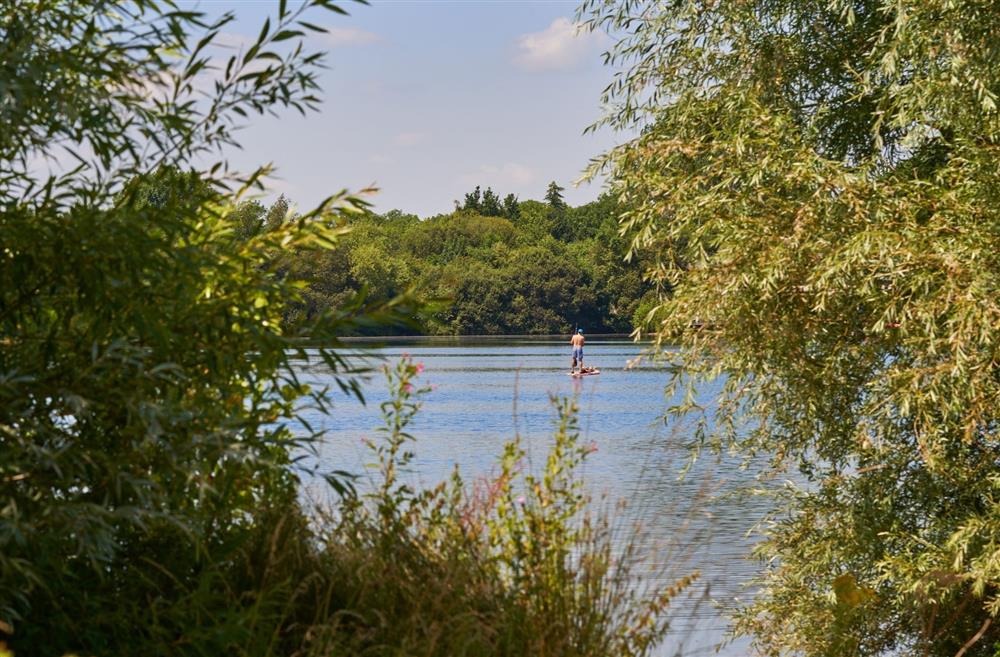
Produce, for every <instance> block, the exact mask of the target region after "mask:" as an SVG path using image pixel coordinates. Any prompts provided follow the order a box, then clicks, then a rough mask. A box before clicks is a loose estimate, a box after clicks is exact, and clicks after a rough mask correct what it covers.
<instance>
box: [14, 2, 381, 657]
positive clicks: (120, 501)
mask: <svg viewBox="0 0 1000 657" xmlns="http://www.w3.org/2000/svg"><path fill="white" fill-rule="evenodd" d="M322 7H326V8H327V9H329V10H334V11H338V12H341V11H343V10H342V9H340V8H339V7H338V6H335V5H333V4H331V3H329V2H326V1H325V0H324V1H321V0H316V1H313V2H306V3H304V4H303V5H302V6H301V8H300V9H298V10H296V11H288V10H287V9H286V7H285V3H283V2H282V3H280V5H279V12H278V16H276V17H275V19H274V21H273V22H272V21H270V20H269V21H267V22H266V23H265V25H264V27H263V29H262V30H261V32H260V34H259V37H258V38H257V40H256V41H255V42H253V43H252V44H250V45H248V46H247V47H246V48H245V49H244V50H242V51H240V52H239V53H237V54H235V55H232V57H231V58H230V59H228V60H227V61H226V62H225V63H224V64H222V65H220V66H218V67H215V68H214V69H213V68H212V67H211V65H210V64H211V60H210V58H209V57H208V56H207V55H205V54H204V53H205V52H207V50H206V49H208V48H210V42H211V41H212V39H214V38H215V37H217V36H218V34H219V32H220V30H222V29H223V27H224V26H225V25H226V24H227V23H229V22H230V21H231V20H232V16H231V15H228V14H227V15H226V16H224V17H223V18H222V19H220V20H218V21H211V22H209V21H207V20H206V18H205V17H204V16H203V15H202V14H201V13H199V12H196V11H188V10H178V9H176V8H175V7H174V6H173V5H172V4H171V3H159V2H150V1H143V2H135V3H132V2H105V3H99V4H96V5H94V4H93V3H40V2H15V3H13V4H9V3H8V4H7V5H5V7H4V8H3V9H0V36H2V38H0V87H2V88H3V89H4V92H3V101H2V102H0V112H2V120H3V123H4V130H3V131H2V135H0V280H2V281H3V284H2V285H0V629H2V630H3V632H4V634H10V633H11V632H12V633H13V639H12V643H11V646H12V648H13V649H14V650H15V652H17V653H18V654H23V655H30V654H40V655H61V654H63V653H66V652H73V651H79V652H81V653H84V654H101V655H110V654H114V655H178V654H191V655H194V654H201V655H206V654H212V655H218V654H272V653H273V652H274V641H275V640H276V639H275V637H276V636H278V635H279V634H280V635H281V639H280V640H281V641H284V640H285V637H286V636H287V637H288V638H289V640H292V641H294V639H295V637H298V638H299V639H301V636H302V632H304V628H298V629H296V628H297V626H295V625H294V624H292V625H285V624H283V623H284V622H285V616H284V614H285V611H286V610H285V606H286V604H290V603H288V601H289V599H290V594H289V590H290V588H291V587H292V586H293V584H294V582H293V581H292V580H288V579H282V578H281V577H278V578H273V577H271V573H269V572H254V568H253V566H254V565H255V564H259V563H260V562H259V561H254V559H255V557H253V555H252V554H251V553H252V552H253V546H254V545H255V544H256V543H257V542H262V541H265V540H266V538H271V537H273V538H275V540H277V535H278V534H279V533H280V531H279V530H277V529H273V528H272V526H271V524H270V523H271V522H272V521H273V520H274V519H275V518H277V517H279V510H280V513H285V512H287V510H288V509H289V508H293V509H294V508H295V504H296V502H295V500H296V494H297V493H296V489H297V478H296V475H295V474H294V471H293V469H292V467H291V466H292V462H291V459H292V454H293V452H294V453H300V452H301V450H303V449H308V448H309V446H310V444H312V443H313V442H314V440H315V439H316V438H317V436H315V435H312V434H311V433H309V432H304V433H303V432H299V433H296V434H293V433H292V432H291V431H290V430H289V429H288V428H287V423H289V422H291V421H293V420H294V419H295V418H296V417H297V415H298V410H299V409H300V408H301V406H302V405H303V404H306V403H308V404H312V405H315V406H318V407H319V408H321V409H322V408H325V404H326V401H325V399H326V398H325V396H324V394H323V393H324V391H322V390H311V389H310V388H309V386H307V385H306V384H305V383H303V382H301V381H300V380H299V379H298V378H297V377H296V375H295V374H294V371H293V369H292V367H291V365H290V362H291V360H292V359H298V358H311V359H317V358H318V359H319V360H320V361H322V362H324V363H325V364H326V365H327V366H328V367H330V368H331V369H332V371H334V372H335V373H337V374H338V376H341V377H345V378H342V379H340V380H339V383H340V384H341V386H342V387H344V388H345V389H346V390H355V391H356V386H355V384H354V382H353V380H352V378H351V376H352V372H353V370H352V369H351V368H350V367H349V366H348V365H347V364H346V363H345V362H344V361H343V360H342V359H341V358H340V356H339V355H338V352H337V351H336V349H337V347H338V345H339V342H338V336H339V335H340V334H342V333H344V332H350V331H351V330H353V327H354V325H355V324H356V323H357V322H358V321H360V320H361V319H366V320H369V321H372V320H374V319H375V318H376V316H375V315H373V314H372V313H376V312H381V313H384V314H385V315H391V314H392V313H391V309H390V308H376V307H370V308H361V307H359V306H357V305H355V306H342V307H337V308H328V309H327V310H326V311H325V312H323V313H320V314H316V315H315V316H313V317H310V318H308V319H303V320H302V321H299V322H288V321H286V320H287V318H286V311H287V309H288V307H289V305H290V304H291V305H294V304H296V303H298V302H300V300H301V299H302V290H303V288H304V287H305V286H307V285H308V284H309V283H310V281H309V280H308V279H306V278H302V277H294V276H287V275H282V274H281V272H279V271H278V270H277V268H276V267H275V263H276V262H277V260H278V258H277V256H278V254H281V253H283V252H285V251H292V252H296V253H303V254H305V253H309V252H314V251H323V250H324V249H326V248H328V247H329V246H330V245H332V244H336V242H337V240H338V239H340V237H341V236H342V234H343V233H344V232H345V231H344V229H343V228H342V227H341V225H342V224H343V223H345V222H346V220H347V217H348V216H350V215H352V214H358V213H360V212H361V211H362V209H363V208H364V202H363V201H361V200H360V199H358V198H354V197H351V196H348V195H346V194H340V195H338V196H336V197H333V198H331V199H328V200H327V201H325V202H324V203H322V204H321V205H320V207H318V208H316V209H315V210H312V211H310V212H307V213H304V214H303V215H301V216H299V217H296V218H295V220H294V221H288V220H287V219H286V220H285V221H284V222H274V223H272V225H270V226H269V230H268V231H266V232H259V231H258V229H257V227H258V223H259V221H260V219H261V213H260V207H259V206H258V205H254V204H252V203H250V204H244V203H241V200H242V198H243V197H245V195H246V194H247V193H248V191H249V189H250V188H252V187H255V186H260V185H261V180H262V177H263V175H264V174H265V173H266V172H265V171H257V172H254V173H252V174H250V175H249V176H244V177H240V176H237V175H235V174H231V173H228V172H226V171H225V170H224V168H223V167H222V165H215V166H209V168H208V169H207V171H193V170H190V169H189V168H188V166H189V164H188V163H190V162H193V161H204V160H203V159H200V158H207V157H208V154H209V153H212V152H214V151H217V149H218V148H219V147H221V146H224V145H226V144H231V143H232V131H233V129H234V127H235V126H237V125H238V123H237V120H238V119H239V118H240V117H244V116H247V115H248V113H250V112H255V113H263V112H270V111H272V110H273V109H274V108H277V107H281V106H289V107H294V108H297V109H300V110H307V109H309V108H311V107H313V106H314V105H315V103H316V102H317V100H316V98H315V96H313V92H314V90H315V89H316V84H315V75H316V72H317V66H318V65H319V55H317V54H310V53H307V52H305V51H304V50H303V46H302V44H301V42H300V39H299V37H301V36H302V35H303V32H302V30H305V29H313V28H310V27H309V24H307V23H305V22H303V21H302V18H303V15H304V14H303V12H307V11H310V10H316V9H318V8H322ZM300 28H301V29H300ZM193 32H204V33H205V36H204V38H202V39H201V40H199V41H196V40H195V39H193V38H192V37H191V36H190V35H191V34H192V33H193ZM290 40H291V41H292V43H293V44H295V45H288V43H286V42H289V41H290ZM206 90H207V92H206ZM46 162H48V163H50V164H51V165H52V167H53V168H55V169H56V170H58V169H59V167H60V166H61V165H65V164H66V163H67V162H70V165H69V168H68V169H67V170H66V171H65V172H63V173H56V174H52V173H46V165H45V163H46ZM77 164H79V166H77ZM74 167H75V168H74ZM229 188H232V189H234V190H235V191H229ZM282 217H283V218H284V213H282ZM234 237H238V238H239V239H234ZM366 313H368V314H367V316H366ZM305 337H308V338H311V339H314V340H317V341H320V342H321V343H322V346H321V347H320V348H319V349H318V350H316V351H310V352H306V351H305V350H304V349H303V347H302V339H303V338H305ZM290 522H299V523H300V524H301V523H304V520H302V519H301V518H298V519H293V520H292V521H290ZM272 530H273V531H272ZM290 558H291V557H290ZM247 571H249V573H250V574H246V572H247ZM241 573H242V574H241Z"/></svg>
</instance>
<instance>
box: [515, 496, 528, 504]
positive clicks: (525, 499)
mask: <svg viewBox="0 0 1000 657" xmlns="http://www.w3.org/2000/svg"><path fill="white" fill-rule="evenodd" d="M527 501H528V499H527V498H526V497H525V496H524V495H521V496H520V497H518V498H517V503H518V504H524V503H525V502H527Z"/></svg>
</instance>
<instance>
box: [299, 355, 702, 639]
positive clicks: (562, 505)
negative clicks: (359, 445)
mask: <svg viewBox="0 0 1000 657" xmlns="http://www.w3.org/2000/svg"><path fill="white" fill-rule="evenodd" d="M419 370H420V367H419V366H418V365H415V364H413V363H412V362H411V361H410V360H409V359H405V358H404V359H403V360H401V361H400V362H399V363H398V364H397V365H396V366H395V367H394V368H387V369H386V374H387V376H388V379H389V387H390V389H391V390H392V391H393V394H392V398H391V399H390V400H389V401H388V402H386V403H384V404H383V405H382V411H383V415H384V418H385V426H384V427H382V431H381V435H380V437H379V439H377V440H375V441H372V442H370V443H369V447H370V448H371V449H372V451H373V453H374V455H375V456H376V461H377V468H378V471H377V477H376V481H375V484H376V485H375V486H374V490H373V491H372V492H371V493H368V494H366V495H361V496H357V497H355V498H353V499H350V500H348V501H347V502H346V503H345V504H344V505H343V507H342V509H341V513H340V514H339V516H338V517H337V519H336V520H334V519H333V518H329V517H328V518H327V523H328V524H326V525H325V527H324V529H323V530H322V532H321V534H320V538H321V541H322V546H323V547H322V551H321V554H322V557H323V558H324V559H325V560H326V563H327V564H328V565H327V567H326V569H325V576H326V577H329V580H328V587H329V588H328V592H329V596H330V598H329V599H330V602H329V603H328V604H329V609H330V610H335V611H334V613H332V614H330V615H329V616H327V617H325V618H323V619H322V620H321V621H320V622H318V623H316V624H315V625H314V626H313V628H312V635H311V643H310V647H309V650H308V651H307V654H310V655H328V654H366V655H404V654H405V655H426V656H431V655H454V656H457V655H552V656H557V655H579V656H585V655H593V656H595V657H597V656H601V657H605V656H609V655H647V654H650V652H651V650H652V649H653V648H654V647H655V646H656V645H657V643H658V642H659V641H660V640H661V639H662V638H663V637H664V634H665V633H666V631H667V629H668V628H667V621H666V614H665V613H664V611H665V609H666V607H667V605H668V603H669V602H670V601H671V599H672V598H674V597H675V596H676V595H677V594H678V593H679V592H680V591H681V590H682V589H684V588H685V587H686V586H687V585H688V584H690V582H691V581H692V579H693V577H685V578H683V579H680V580H679V581H677V582H676V583H674V584H673V585H671V586H667V587H663V588H659V589H652V590H651V589H647V588H643V587H641V586H639V585H638V584H639V583H638V582H637V581H636V576H635V572H636V570H635V566H637V565H638V563H639V554H638V552H637V548H636V546H635V544H634V543H628V542H626V543H625V544H620V543H619V542H618V541H615V540H613V532H612V529H613V527H612V525H611V523H610V522H609V519H608V517H607V516H606V515H595V514H594V513H592V512H591V510H590V508H589V501H588V498H587V496H586V495H585V494H584V492H583V488H582V481H581V479H580V477H579V470H580V466H581V465H582V464H583V463H584V461H585V459H586V458H587V455H588V453H589V452H590V451H591V450H590V448H589V447H587V446H584V445H582V444H581V442H580V438H579V432H578V429H577V406H576V403H575V401H573V400H569V399H553V404H554V407H555V410H556V412H557V414H558V423H557V427H556V430H555V433H554V436H553V440H552V444H551V448H550V451H549V453H548V457H547V459H546V462H545V467H544V469H543V470H542V472H540V473H532V472H530V471H528V470H526V469H525V467H524V462H525V459H524V456H525V453H524V449H523V447H522V446H521V443H520V441H519V439H518V438H517V437H515V438H514V439H513V440H511V441H510V442H508V443H507V444H506V445H505V447H504V450H503V454H502V456H501V457H500V461H499V464H498V466H499V467H498V469H497V474H496V475H495V476H493V477H491V478H490V479H488V480H481V481H478V482H476V483H474V484H472V485H469V484H467V483H466V482H465V481H463V479H462V477H461V476H460V474H459V472H458V470H457V469H456V470H455V471H454V473H453V475H452V477H451V479H450V481H448V482H445V483H442V484H441V485H438V486H437V487H434V488H431V489H426V490H414V489H413V488H411V487H410V486H409V485H408V484H407V483H406V482H405V481H404V480H403V479H402V478H401V477H400V471H401V470H403V469H405V468H406V466H407V465H408V464H409V462H410V459H411V458H412V456H413V454H412V452H411V451H410V448H411V442H412V441H413V437H412V436H411V435H410V434H409V433H408V431H407V428H408V425H409V424H410V421H411V420H412V419H413V417H414V415H415V414H416V413H417V412H418V409H419V406H420V398H421V396H422V395H423V394H424V393H425V392H426V391H427V390H426V389H425V388H418V387H417V385H416V377H417V374H418V373H419Z"/></svg>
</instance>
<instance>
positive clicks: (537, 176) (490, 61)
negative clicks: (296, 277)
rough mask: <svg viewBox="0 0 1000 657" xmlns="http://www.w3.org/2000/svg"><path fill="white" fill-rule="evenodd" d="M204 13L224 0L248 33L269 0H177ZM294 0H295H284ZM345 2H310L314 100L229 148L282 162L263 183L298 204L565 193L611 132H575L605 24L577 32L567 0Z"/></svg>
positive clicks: (247, 164)
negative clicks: (305, 111)
mask: <svg viewBox="0 0 1000 657" xmlns="http://www.w3.org/2000/svg"><path fill="white" fill-rule="evenodd" d="M185 4H187V5H188V6H191V5H193V6H195V7H197V8H198V9H200V10H201V11H204V12H205V13H207V14H208V15H210V16H215V15H219V14H222V13H223V12H225V11H233V12H234V13H235V14H236V16H237V21H236V22H235V23H231V24H230V25H228V26H227V27H226V30H227V31H228V32H229V34H227V35H224V36H225V37H226V38H230V39H240V38H241V37H242V38H244V39H247V40H249V39H252V38H254V37H255V36H256V34H257V33H258V31H259V29H260V25H261V24H262V23H263V20H264V18H265V17H266V16H268V15H273V14H274V13H276V10H277V6H278V2H277V0H241V1H233V0H227V1H223V0H201V1H199V2H191V3H185ZM289 4H290V5H293V4H294V3H293V2H290V3H289ZM340 5H341V6H342V7H343V8H345V9H347V10H348V11H349V12H350V16H340V15H337V14H333V13H331V12H325V11H322V10H314V12H313V13H312V14H311V19H310V18H309V17H308V16H307V17H306V20H310V21H311V22H318V23H319V24H321V25H323V26H324V27H327V28H328V29H329V30H330V33H329V34H325V35H318V36H316V37H311V38H310V40H309V42H308V43H307V45H309V46H312V47H314V48H323V49H325V50H327V51H328V55H327V59H326V62H327V66H328V68H327V69H326V70H324V71H322V72H321V74H320V85H321V86H322V88H323V94H322V98H323V103H322V107H321V109H320V111H319V112H316V113H312V114H309V115H307V116H306V117H303V116H301V115H300V114H298V113H297V112H295V111H294V110H289V111H282V112H281V113H280V116H279V117H278V118H271V117H263V118H254V119H253V121H252V123H251V124H250V125H248V126H247V127H246V128H245V129H244V130H242V131H241V133H240V135H239V141H240V143H241V145H242V147H243V148H242V150H241V151H239V152H230V153H227V155H228V156H229V160H230V162H231V164H234V165H236V166H238V167H239V168H241V169H243V170H249V169H252V168H255V167H256V166H258V165H261V164H265V163H268V162H271V163H273V164H274V165H275V166H276V167H277V178H278V179H277V180H275V181H273V184H272V185H271V188H272V189H273V190H274V192H275V194H276V193H279V192H280V193H284V194H286V195H287V196H288V197H290V198H291V199H292V200H293V201H294V202H295V203H296V204H297V205H298V206H299V207H303V208H305V207H312V206H313V205H315V204H316V203H318V202H319V201H320V200H322V199H323V198H325V197H326V196H328V195H330V194H332V193H335V192H337V191H339V190H341V189H344V188H348V189H353V190H357V189H361V188H365V187H368V186H371V185H374V186H376V187H378V188H379V192H378V193H377V194H376V195H375V196H374V197H372V199H371V201H372V202H373V203H374V205H375V209H376V211H379V212H384V211H388V210H390V209H394V208H398V209H401V210H404V211H406V212H412V213H416V214H418V215H420V216H422V217H426V216H431V215H434V214H438V213H442V212H450V211H451V210H453V209H454V201H455V200H458V199H461V198H462V197H463V196H464V194H465V193H466V192H468V191H471V190H472V189H473V188H474V187H475V186H476V185H481V186H482V187H483V188H484V189H485V188H486V187H487V186H490V187H492V188H493V190H494V191H495V192H497V193H499V194H501V195H505V194H507V193H514V194H516V195H517V196H518V197H519V198H520V199H521V200H526V199H532V198H533V199H541V198H542V197H543V195H544V193H545V189H546V187H547V185H548V183H549V182H550V181H552V180H554V181H556V182H557V183H559V184H560V185H561V186H563V187H565V188H566V191H565V192H564V195H565V198H566V200H567V202H569V203H570V204H571V205H578V204H581V203H585V202H588V201H591V200H593V199H594V198H596V197H597V195H598V194H599V193H600V191H601V189H600V184H599V183H591V184H584V185H583V186H580V187H574V185H573V182H574V181H575V180H577V179H579V177H580V175H581V173H582V171H583V169H584V168H585V167H586V166H587V164H588V162H589V160H590V158H592V157H594V156H596V155H598V154H599V153H601V152H602V151H604V150H606V149H607V148H609V147H610V146H612V145H613V143H614V141H615V135H613V134H610V133H601V134H596V135H595V134H588V135H584V134H583V132H584V129H585V128H586V127H587V126H588V125H590V124H591V123H592V122H594V121H595V120H596V119H597V118H598V117H599V116H600V93H601V90H602V89H603V88H604V87H605V86H606V85H607V84H608V82H609V81H610V80H611V75H612V72H611V70H610V69H607V68H605V67H604V66H603V64H602V61H601V53H602V52H603V51H604V50H605V49H606V48H607V47H608V45H609V43H608V38H607V37H606V36H605V35H602V34H595V33H583V34H578V33H577V30H576V29H575V25H574V23H573V16H574V12H575V11H576V6H577V5H576V0H571V1H562V0H531V1H524V0H522V1H518V0H494V1H491V0H372V4H371V5H369V6H365V5H360V4H355V3H353V2H342V3H340Z"/></svg>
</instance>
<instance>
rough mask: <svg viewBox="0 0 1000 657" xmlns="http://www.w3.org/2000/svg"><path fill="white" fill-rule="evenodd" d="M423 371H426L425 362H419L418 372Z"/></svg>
mask: <svg viewBox="0 0 1000 657" xmlns="http://www.w3.org/2000/svg"><path fill="white" fill-rule="evenodd" d="M423 371H424V364H423V363H417V374H420V373H421V372H423Z"/></svg>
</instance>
